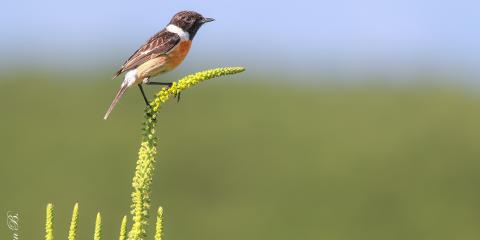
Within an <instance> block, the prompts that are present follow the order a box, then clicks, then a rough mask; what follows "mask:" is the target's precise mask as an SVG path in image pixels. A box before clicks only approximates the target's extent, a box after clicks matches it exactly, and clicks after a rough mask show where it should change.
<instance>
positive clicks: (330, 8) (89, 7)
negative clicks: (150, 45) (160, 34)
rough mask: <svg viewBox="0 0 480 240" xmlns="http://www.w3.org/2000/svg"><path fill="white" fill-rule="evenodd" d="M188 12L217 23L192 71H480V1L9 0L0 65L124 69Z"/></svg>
mask: <svg viewBox="0 0 480 240" xmlns="http://www.w3.org/2000/svg"><path fill="white" fill-rule="evenodd" d="M184 9H189V10H196V11H198V12H200V13H202V14H204V15H205V16H209V17H214V18H216V19H217V21H216V22H215V23H212V24H210V25H207V26H205V27H204V28H203V29H201V30H200V32H199V34H198V35H197V38H196V39H195V43H194V46H193V49H192V52H191V56H189V61H188V62H187V63H186V64H187V65H189V66H197V65H202V66H203V65H205V66H211V65H218V64H215V63H218V62H222V63H224V64H241V63H245V62H246V63H247V65H248V64H251V65H252V67H255V66H258V64H257V63H264V64H263V65H269V66H273V67H276V66H278V67H281V68H282V69H289V70H290V69H291V70H292V71H302V70H304V69H312V66H314V67H315V68H314V69H319V70H329V69H337V70H340V71H341V69H343V68H345V69H363V70H365V71H368V70H369V68H377V69H378V66H384V67H385V69H389V68H392V67H393V68H398V69H407V70H408V69H415V68H422V67H426V68H433V69H437V68H438V69H445V68H451V69H454V70H455V69H460V70H468V71H479V70H478V69H480V61H479V60H480V27H479V26H480V11H479V9H480V1H466V0H457V1H453V0H452V1H439V0H437V1H434V0H423V1H421V0H420V1H419V0H417V1H414V0H391V1H388V0H384V1H374V0H366V1H358V0H339V1H313V0H296V1H278V0H277V1H273V0H265V1H253V0H242V1H228V0H227V1H225V0H223V1H222V0H211V1H191V0H190V1H178V0H176V1H167V0H156V1H150V0H148V1H144V0H139V1H113V0H106V1H94V0H83V1H61V0H50V1H49V0H45V1H33V0H28V1H26V0H6V2H3V3H2V8H1V14H0V31H1V32H2V34H1V36H2V37H1V38H0V53H1V56H0V64H2V65H4V66H8V65H12V64H13V65H18V64H20V63H22V64H24V63H25V59H29V61H32V62H33V63H35V64H38V65H39V66H46V67H48V66H49V65H52V66H53V65H55V64H50V63H59V62H60V63H62V64H64V65H66V67H67V68H68V67H70V68H76V67H78V66H82V67H86V68H88V67H89V66H91V65H92V64H96V65H98V64H100V65H104V66H106V67H111V65H112V64H117V65H118V64H120V63H121V62H122V61H123V60H124V58H126V57H128V55H129V54H130V53H131V52H132V51H134V50H135V49H136V48H137V47H138V46H139V45H140V44H141V43H143V41H145V40H146V39H147V38H148V37H149V36H150V35H152V34H153V33H155V32H156V31H158V30H160V29H161V28H163V27H164V26H165V25H166V23H167V22H168V21H169V19H170V17H171V16H172V15H173V14H174V13H175V12H177V11H179V10H184ZM239 62H240V63H239ZM253 63H255V64H253ZM260 65H262V64H260ZM419 66H421V67H419Z"/></svg>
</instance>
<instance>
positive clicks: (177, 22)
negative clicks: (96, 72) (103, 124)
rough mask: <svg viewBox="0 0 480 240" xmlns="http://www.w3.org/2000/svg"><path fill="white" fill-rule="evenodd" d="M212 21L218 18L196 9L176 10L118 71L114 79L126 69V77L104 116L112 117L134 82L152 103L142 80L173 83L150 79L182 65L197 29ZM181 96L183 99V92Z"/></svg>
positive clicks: (162, 83)
mask: <svg viewBox="0 0 480 240" xmlns="http://www.w3.org/2000/svg"><path fill="white" fill-rule="evenodd" d="M212 21H215V19H213V18H206V17H203V16H202V15H201V14H200V13H197V12H195V11H181V12H178V13H177V14H175V15H174V16H173V17H172V19H171V20H170V23H169V24H168V25H167V26H166V27H165V28H164V29H162V30H161V31H160V32H157V33H156V34H155V35H153V36H152V37H150V39H148V40H147V41H146V42H145V43H144V44H143V45H142V46H140V48H138V49H137V50H136V51H135V52H134V53H133V54H132V55H131V56H130V57H129V58H128V59H127V60H126V61H125V63H124V64H123V65H122V66H121V68H120V69H119V70H118V71H117V72H116V73H115V75H114V76H113V79H115V78H116V77H118V76H119V75H120V74H122V73H125V77H124V80H123V82H122V84H121V86H120V89H119V90H118V92H117V94H116V96H115V98H114V99H113V102H112V104H111V105H110V107H109V108H108V110H107V112H106V114H105V116H104V119H105V120H106V119H107V118H108V116H109V115H110V113H111V112H112V110H113V108H115V105H117V103H118V101H119V100H120V98H122V96H123V95H124V94H125V91H126V90H127V89H128V88H129V87H131V86H133V85H137V86H138V88H139V89H140V92H141V94H142V96H143V99H144V100H145V103H146V104H147V106H149V101H148V99H147V97H146V95H145V92H144V90H143V87H142V84H146V85H167V86H171V84H172V83H171V82H170V83H166V82H152V81H150V79H151V78H153V77H155V76H158V75H160V74H162V73H165V72H168V71H171V70H173V69H175V68H176V67H177V66H179V65H180V64H181V63H182V62H183V60H184V59H185V57H186V56H187V54H188V52H189V50H190V47H191V46H192V40H193V38H194V37H195V35H196V34H197V31H198V30H199V29H200V27H202V26H203V25H204V24H205V23H208V22H212ZM177 97H178V100H179V99H180V98H179V97H180V95H178V96H177Z"/></svg>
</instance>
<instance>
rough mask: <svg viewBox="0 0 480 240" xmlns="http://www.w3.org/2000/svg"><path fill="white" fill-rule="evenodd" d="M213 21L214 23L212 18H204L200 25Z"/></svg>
mask: <svg viewBox="0 0 480 240" xmlns="http://www.w3.org/2000/svg"><path fill="white" fill-rule="evenodd" d="M213 21H215V19H213V18H204V19H203V20H202V23H208V22H213Z"/></svg>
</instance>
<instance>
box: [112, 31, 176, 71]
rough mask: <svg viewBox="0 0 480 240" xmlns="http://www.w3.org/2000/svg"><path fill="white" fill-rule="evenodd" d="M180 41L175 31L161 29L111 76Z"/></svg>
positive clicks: (164, 52)
mask: <svg viewBox="0 0 480 240" xmlns="http://www.w3.org/2000/svg"><path fill="white" fill-rule="evenodd" d="M179 42H180V36H178V34H176V33H172V32H168V31H165V30H162V31H160V32H158V33H157V34H155V35H153V37H151V38H150V39H149V40H148V41H147V42H146V43H145V44H143V45H142V46H141V47H140V48H139V49H137V51H135V52H134V53H133V54H132V56H130V57H129V58H128V60H127V61H125V63H124V64H123V65H122V67H121V68H120V69H119V70H118V71H117V72H116V73H115V75H114V76H113V78H116V77H117V76H118V75H120V74H122V73H123V72H125V71H128V70H132V69H134V68H136V67H138V66H139V65H141V64H142V63H145V62H146V61H148V60H150V59H153V58H156V57H158V56H161V55H164V54H166V53H168V52H169V51H170V50H172V49H173V48H174V47H175V46H176V45H177V44H178V43H179Z"/></svg>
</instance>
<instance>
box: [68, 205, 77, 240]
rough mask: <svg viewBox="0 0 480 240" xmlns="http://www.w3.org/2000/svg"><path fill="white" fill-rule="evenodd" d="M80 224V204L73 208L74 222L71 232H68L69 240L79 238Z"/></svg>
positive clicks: (72, 221)
mask: <svg viewBox="0 0 480 240" xmlns="http://www.w3.org/2000/svg"><path fill="white" fill-rule="evenodd" d="M77 223H78V203H76V204H75V206H74V207H73V213H72V220H71V222H70V230H69V231H68V240H75V238H76V236H77Z"/></svg>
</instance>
